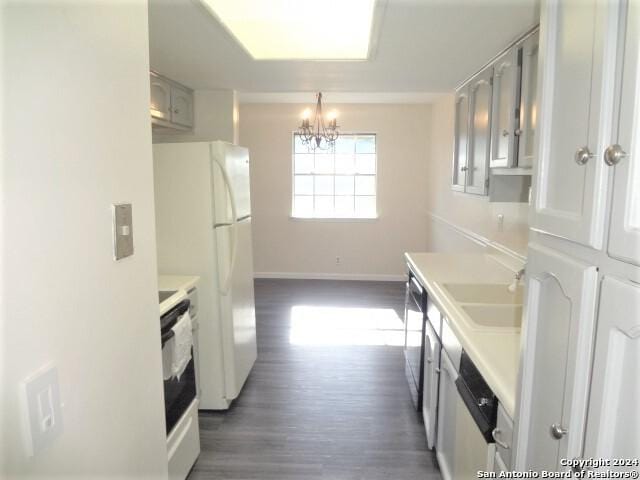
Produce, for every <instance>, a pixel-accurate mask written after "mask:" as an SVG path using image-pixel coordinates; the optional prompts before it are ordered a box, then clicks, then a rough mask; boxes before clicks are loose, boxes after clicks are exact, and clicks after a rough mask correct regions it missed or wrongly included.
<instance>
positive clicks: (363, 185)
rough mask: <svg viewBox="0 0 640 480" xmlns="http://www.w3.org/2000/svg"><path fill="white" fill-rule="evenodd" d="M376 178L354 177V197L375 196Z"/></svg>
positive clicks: (370, 176) (369, 176)
mask: <svg viewBox="0 0 640 480" xmlns="http://www.w3.org/2000/svg"><path fill="white" fill-rule="evenodd" d="M375 194H376V177H374V176H373V175H367V176H357V177H356V195H375Z"/></svg>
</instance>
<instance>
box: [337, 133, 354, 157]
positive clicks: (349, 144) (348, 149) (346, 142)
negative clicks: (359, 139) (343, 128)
mask: <svg viewBox="0 0 640 480" xmlns="http://www.w3.org/2000/svg"><path fill="white" fill-rule="evenodd" d="M355 143H356V142H355V139H354V138H353V136H352V135H347V136H343V137H338V139H337V140H336V153H337V154H338V153H353V152H354V151H355Z"/></svg>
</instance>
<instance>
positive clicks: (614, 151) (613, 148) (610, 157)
mask: <svg viewBox="0 0 640 480" xmlns="http://www.w3.org/2000/svg"><path fill="white" fill-rule="evenodd" d="M626 156H627V152H625V151H624V150H622V147H621V146H620V145H617V144H616V145H609V146H608V147H607V148H606V149H605V151H604V163H606V164H607V165H609V166H610V167H612V166H614V165H617V164H618V163H620V160H622V159H623V158H625V157H626Z"/></svg>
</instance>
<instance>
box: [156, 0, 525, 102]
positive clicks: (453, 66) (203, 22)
mask: <svg viewBox="0 0 640 480" xmlns="http://www.w3.org/2000/svg"><path fill="white" fill-rule="evenodd" d="M261 1H264V0H261ZM345 1H349V0H345ZM294 4H295V3H292V5H294ZM318 4H319V5H320V6H321V5H322V2H319V3H318ZM535 4H536V0H383V1H381V0H378V6H377V7H376V8H377V12H376V16H377V18H378V26H377V28H376V29H374V35H375V37H376V38H372V41H373V42H375V48H374V49H373V52H372V55H371V57H370V58H369V60H367V61H291V60H253V59H252V58H251V57H250V56H249V54H248V53H247V52H246V51H245V50H244V49H243V47H241V46H240V45H239V44H238V43H237V41H236V40H235V39H234V38H233V37H232V36H231V35H230V34H229V32H228V31H227V30H226V28H225V27H224V26H222V25H221V24H220V22H219V21H218V20H217V19H215V18H214V17H213V16H212V15H211V14H210V13H209V12H208V11H207V10H206V8H205V7H203V6H202V5H201V4H200V3H199V2H198V0H149V31H150V33H149V43H150V57H151V68H152V69H154V70H157V71H158V72H160V73H162V74H164V75H166V76H168V77H170V78H172V79H174V80H176V81H178V82H180V83H183V84H185V85H187V86H189V87H191V88H194V89H235V90H238V91H239V92H244V95H243V94H242V93H241V95H243V96H241V99H242V98H244V99H250V100H246V101H260V99H261V98H274V94H276V93H277V94H279V95H280V96H282V95H285V96H286V95H288V96H289V97H290V98H294V97H296V95H295V92H313V91H319V90H322V91H323V92H358V93H359V94H361V95H362V94H368V97H371V96H372V95H375V94H381V96H383V97H385V98H389V97H390V95H391V94H394V95H391V96H392V97H394V96H396V97H397V96H400V97H403V98H406V99H408V98H429V95H426V96H425V94H433V93H437V92H447V91H451V90H452V89H453V88H454V87H455V86H456V85H458V84H459V83H460V82H462V81H463V80H464V79H465V78H467V77H468V76H469V75H470V74H472V73H473V72H474V71H476V70H478V69H479V68H480V67H481V66H482V65H483V64H485V63H486V62H487V61H488V60H489V59H490V58H491V57H493V56H494V55H495V54H496V53H498V52H499V51H500V50H502V49H503V48H504V47H505V46H507V44H508V43H509V42H510V41H512V40H514V39H515V38H517V37H518V36H519V35H520V34H521V33H524V32H525V31H526V30H527V29H528V28H529V27H531V26H533V25H534V24H535V23H537V17H536V13H537V10H536V7H535ZM336 14H337V13H336ZM376 30H377V32H376ZM291 95H293V97H291ZM283 98H284V97H283Z"/></svg>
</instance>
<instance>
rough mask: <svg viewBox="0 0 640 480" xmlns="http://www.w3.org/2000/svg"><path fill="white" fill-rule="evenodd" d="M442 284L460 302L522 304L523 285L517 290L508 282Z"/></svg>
mask: <svg viewBox="0 0 640 480" xmlns="http://www.w3.org/2000/svg"><path fill="white" fill-rule="evenodd" d="M442 286H443V287H444V288H445V290H446V291H447V293H449V295H451V297H453V299H454V300H455V301H457V302H458V303H491V304H503V305H522V285H518V286H517V287H516V290H515V292H510V291H509V284H507V283H444V284H442Z"/></svg>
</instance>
